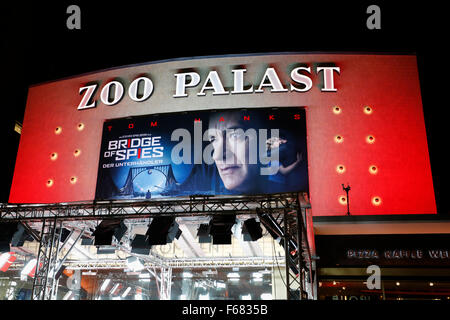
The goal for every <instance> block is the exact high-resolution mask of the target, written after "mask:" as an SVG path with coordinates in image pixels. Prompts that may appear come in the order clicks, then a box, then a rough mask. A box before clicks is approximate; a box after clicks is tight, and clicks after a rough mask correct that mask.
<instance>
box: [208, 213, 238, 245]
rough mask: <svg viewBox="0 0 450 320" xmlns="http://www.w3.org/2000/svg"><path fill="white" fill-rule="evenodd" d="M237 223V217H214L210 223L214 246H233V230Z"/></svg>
mask: <svg viewBox="0 0 450 320" xmlns="http://www.w3.org/2000/svg"><path fill="white" fill-rule="evenodd" d="M235 223H236V215H221V216H214V217H213V218H212V219H211V221H210V222H209V228H210V229H209V234H210V235H211V236H212V238H213V244H231V229H232V228H233V225H234V224H235Z"/></svg>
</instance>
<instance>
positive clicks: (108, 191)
mask: <svg viewBox="0 0 450 320" xmlns="http://www.w3.org/2000/svg"><path fill="white" fill-rule="evenodd" d="M306 151H307V148H306V119H305V110H304V109H303V108H300V107H299V108H291V107H289V108H286V107H280V108H249V109H226V110H213V111H210V110H208V111H196V112H182V113H170V114H158V115H146V116H139V117H127V118H121V119H112V120H107V121H105V123H104V126H103V136H102V144H101V153H100V161H99V169H98V176H97V188H96V199H97V200H119V199H152V198H164V197H182V196H192V195H255V194H272V193H283V192H297V191H306V192H307V191H308V164H307V159H308V157H307V153H306Z"/></svg>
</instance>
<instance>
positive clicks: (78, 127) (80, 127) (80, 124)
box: [77, 122, 84, 131]
mask: <svg viewBox="0 0 450 320" xmlns="http://www.w3.org/2000/svg"><path fill="white" fill-rule="evenodd" d="M77 129H78V131H81V130H83V129H84V123H82V122H80V123H79V124H78V125H77Z"/></svg>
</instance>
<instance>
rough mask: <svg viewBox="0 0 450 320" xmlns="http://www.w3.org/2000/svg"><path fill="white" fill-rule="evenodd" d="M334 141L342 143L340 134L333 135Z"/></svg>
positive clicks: (342, 139)
mask: <svg viewBox="0 0 450 320" xmlns="http://www.w3.org/2000/svg"><path fill="white" fill-rule="evenodd" d="M334 141H335V142H336V143H342V142H343V141H344V138H343V137H342V136H341V135H337V136H336V137H334Z"/></svg>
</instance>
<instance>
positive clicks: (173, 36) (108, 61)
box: [0, 1, 450, 217]
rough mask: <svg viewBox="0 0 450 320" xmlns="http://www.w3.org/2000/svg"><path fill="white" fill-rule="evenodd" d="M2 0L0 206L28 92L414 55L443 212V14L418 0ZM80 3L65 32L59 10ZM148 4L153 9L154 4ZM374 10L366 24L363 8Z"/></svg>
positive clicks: (5, 196) (446, 195) (5, 195)
mask: <svg viewBox="0 0 450 320" xmlns="http://www.w3.org/2000/svg"><path fill="white" fill-rule="evenodd" d="M41 2H42V1H39V2H33V3H31V2H30V4H27V3H24V2H14V3H12V4H7V5H5V4H2V8H1V12H0V14H1V18H0V24H1V25H0V30H1V31H0V32H1V33H0V34H1V37H0V41H1V60H0V61H1V64H2V67H1V72H2V76H1V95H2V99H1V101H2V104H1V108H2V111H3V114H2V117H1V130H2V137H3V139H4V141H6V144H3V146H4V147H3V152H1V157H2V164H1V165H2V168H3V170H2V172H1V178H0V181H1V189H0V190H1V193H0V202H7V200H8V195H9V187H10V183H11V180H12V174H13V168H14V161H15V157H16V152H17V147H18V142H19V135H18V134H17V133H15V132H14V131H13V128H14V122H15V121H16V120H17V121H19V122H22V121H23V115H24V109H25V104H26V98H27V88H28V86H29V85H31V84H36V83H40V82H44V81H49V80H56V79H59V78H63V77H68V76H73V75H77V74H81V73H85V72H91V71H97V70H101V69H104V68H110V67H116V66H121V65H126V64H132V63H143V62H148V61H155V60H164V59H171V58H180V57H192V56H207V55H223V54H239V53H264V52H304V51H323V52H388V53H415V54H417V58H418V66H419V77H420V81H421V88H422V99H423V105H424V113H425V121H426V128H427V136H428V144H429V152H430V157H431V166H432V173H433V178H434V187H435V193H436V201H437V205H438V212H439V213H440V216H447V217H448V216H449V215H450V214H449V193H448V189H449V188H448V182H447V176H448V174H447V172H448V168H447V167H448V164H447V161H446V160H447V158H446V157H447V152H446V151H447V150H446V149H447V145H448V141H447V139H448V138H449V134H448V131H447V130H446V128H447V127H448V124H447V122H448V119H449V118H448V115H449V114H450V113H449V111H448V108H449V106H448V102H447V99H446V97H445V96H444V94H445V93H446V92H448V88H447V85H446V83H444V82H443V79H444V76H445V74H446V73H447V72H448V71H447V70H446V69H447V68H448V66H447V63H446V62H447V57H448V52H447V51H446V50H447V49H445V48H444V45H445V43H446V42H448V41H447V38H448V32H447V30H446V28H448V26H446V23H447V19H448V18H446V17H445V13H446V11H445V10H444V9H443V8H441V7H439V6H437V5H435V6H431V5H425V4H421V5H419V3H418V2H404V3H403V2H402V3H398V4H396V5H395V4H393V2H394V1H390V2H389V3H384V2H380V1H371V2H368V1H358V2H355V3H348V2H344V1H335V2H332V3H331V2H330V4H328V3H327V2H323V1H320V2H314V3H315V4H310V3H309V2H303V1H295V2H292V3H291V2H290V1H287V2H268V1H266V2H263V1H260V2H256V3H253V2H245V5H244V2H242V3H241V2H232V1H230V2H212V1H210V2H205V3H202V2H188V3H186V2H172V1H171V2H165V3H163V2H160V1H158V2H154V1H149V2H146V3H145V4H144V3H141V2H137V1H126V2H114V1H113V2H106V1H105V2H100V1H95V4H93V1H91V2H87V1H71V2H69V1H58V2H57V3H50V2H48V3H46V4H42V3H41ZM71 4H77V5H79V7H80V9H81V30H69V29H68V28H67V27H66V20H67V18H68V17H69V14H67V13H66V9H67V7H68V6H69V5H71ZM156 4H157V5H156ZM371 4H377V5H379V7H380V9H381V30H369V29H368V28H367V27H366V20H367V18H368V17H369V14H367V13H366V9H367V7H368V6H369V5H371Z"/></svg>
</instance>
